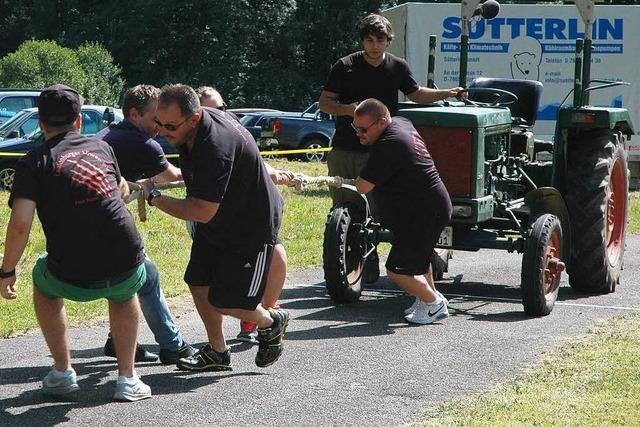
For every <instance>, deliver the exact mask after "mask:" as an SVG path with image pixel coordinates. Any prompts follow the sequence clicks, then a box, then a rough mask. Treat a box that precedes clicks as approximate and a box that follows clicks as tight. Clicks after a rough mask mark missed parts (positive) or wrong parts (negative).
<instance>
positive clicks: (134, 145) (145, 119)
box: [96, 85, 194, 365]
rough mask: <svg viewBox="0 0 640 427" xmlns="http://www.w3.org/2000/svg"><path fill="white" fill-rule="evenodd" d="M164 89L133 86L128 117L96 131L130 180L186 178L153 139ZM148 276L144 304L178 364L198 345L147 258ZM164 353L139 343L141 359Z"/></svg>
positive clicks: (166, 353)
mask: <svg viewBox="0 0 640 427" xmlns="http://www.w3.org/2000/svg"><path fill="white" fill-rule="evenodd" d="M159 96H160V89H158V88H157V87H155V86H151V85H137V86H134V87H132V88H129V89H127V91H126V92H125V94H124V99H123V102H122V110H123V113H124V121H123V122H121V123H112V124H111V125H109V127H107V128H105V129H103V130H101V131H100V132H98V133H97V134H96V138H99V139H102V140H103V141H106V142H107V143H108V144H109V145H110V146H111V148H113V152H114V154H115V155H116V159H117V160H118V164H119V166H120V172H121V174H122V176H123V177H124V178H125V179H126V180H127V181H130V182H135V181H137V180H139V179H141V178H143V177H147V178H152V179H153V180H154V181H155V182H171V181H180V180H182V173H181V172H180V169H178V168H177V167H175V166H173V165H172V164H171V163H169V161H168V160H167V158H166V157H165V154H164V151H163V150H162V147H161V146H160V144H158V142H157V141H155V140H154V139H153V138H154V137H155V136H156V135H157V134H158V125H157V124H156V122H155V118H156V109H157V108H158V97H159ZM144 262H145V266H146V270H147V280H146V281H145V283H144V285H143V286H142V288H140V290H139V291H138V298H139V300H140V307H141V308H142V313H143V314H144V317H145V319H146V321H147V325H149V329H151V331H152V332H153V335H154V337H155V339H156V341H157V342H158V344H159V346H160V361H161V362H162V363H163V364H165V365H175V364H176V362H177V361H178V360H179V359H181V358H183V357H189V356H191V355H193V353H194V350H193V348H192V347H191V346H190V345H189V344H188V343H187V342H186V341H185V340H184V339H183V337H182V334H181V333H180V331H179V330H178V328H177V327H176V324H175V321H174V319H173V318H172V316H171V312H170V311H169V306H168V305H167V301H166V299H165V297H164V294H163V292H162V289H161V288H160V275H159V272H158V267H156V265H155V264H154V263H153V262H152V261H151V259H149V257H145V261H144ZM104 353H105V354H106V355H107V356H112V357H115V356H116V352H115V348H114V346H113V341H112V340H111V339H110V338H108V339H107V342H106V344H105V345H104ZM157 358H158V357H157V356H156V355H155V354H153V353H149V352H148V351H146V350H145V349H144V348H143V347H141V346H138V348H137V350H136V361H154V360H156V359H157Z"/></svg>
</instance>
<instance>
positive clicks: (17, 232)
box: [0, 85, 151, 401]
mask: <svg viewBox="0 0 640 427" xmlns="http://www.w3.org/2000/svg"><path fill="white" fill-rule="evenodd" d="M82 102H83V100H82V97H81V96H80V95H79V94H78V92H76V91H75V90H73V89H71V88H70V87H68V86H65V85H54V86H51V87H49V88H47V89H45V90H43V91H42V92H41V93H40V97H39V105H38V115H39V117H38V121H39V125H40V128H41V129H42V131H43V133H44V143H43V144H42V145H40V146H39V147H37V148H35V149H33V150H32V151H30V152H29V153H28V154H27V155H26V156H25V157H23V158H22V159H20V161H19V162H18V164H17V165H16V176H15V181H14V184H13V189H12V191H11V196H10V197H9V206H10V207H11V219H10V220H9V225H8V227H7V236H6V241H5V247H4V257H3V259H2V268H1V269H0V293H2V296H3V297H4V298H6V299H15V298H16V296H17V293H16V288H15V283H16V276H15V267H16V265H18V262H19V261H20V258H21V257H22V254H23V252H24V249H25V247H26V245H27V242H28V239H29V233H30V230H31V225H32V222H33V215H34V212H35V211H36V210H37V212H38V218H39V219H40V222H41V223H42V228H43V230H44V234H45V237H46V240H47V253H45V254H43V255H42V256H40V258H39V259H38V261H37V262H36V265H35V267H34V269H33V275H32V277H33V301H34V307H35V312H36V317H37V319H38V323H39V324H40V329H41V330H42V333H43V335H44V338H45V340H46V342H47V345H48V346H49V349H50V350H51V355H52V356H53V361H54V366H53V369H52V370H51V371H50V372H49V373H48V374H47V376H46V377H45V378H44V380H43V383H42V388H43V390H44V392H45V393H46V394H50V395H55V396H65V395H68V394H69V393H73V392H76V391H78V390H79V386H78V383H77V379H76V373H75V371H74V370H73V368H72V367H71V355H70V351H69V335H68V328H67V316H66V313H65V309H64V301H63V298H66V299H70V300H74V301H92V300H96V299H100V298H106V299H107V300H108V303H109V320H110V324H111V328H112V330H113V340H114V344H115V347H116V348H117V349H118V373H119V377H118V380H117V383H116V391H115V394H114V396H113V397H114V399H115V400H125V401H135V400H141V399H146V398H149V397H151V389H150V388H149V386H147V385H146V384H144V383H143V382H142V381H141V380H140V378H139V377H138V376H137V375H136V372H135V370H134V366H133V363H134V352H135V347H136V338H137V335H138V300H137V298H136V292H137V291H138V290H139V289H140V287H141V286H142V284H143V283H144V281H145V280H146V271H145V265H144V250H143V245H142V239H141V238H140V235H139V234H138V231H137V230H136V226H135V222H134V220H133V217H132V216H131V213H130V212H129V211H128V210H127V208H126V206H125V204H124V201H123V198H124V197H125V196H126V195H127V194H128V190H129V189H128V186H127V183H126V181H125V180H124V179H123V178H122V177H121V176H120V170H119V169H118V163H117V161H116V158H115V156H114V154H113V151H112V150H111V148H110V147H109V145H107V144H106V143H105V142H104V141H100V140H99V139H96V138H89V137H84V136H82V135H80V134H79V130H80V127H81V124H82V118H81V116H80V108H81V106H82Z"/></svg>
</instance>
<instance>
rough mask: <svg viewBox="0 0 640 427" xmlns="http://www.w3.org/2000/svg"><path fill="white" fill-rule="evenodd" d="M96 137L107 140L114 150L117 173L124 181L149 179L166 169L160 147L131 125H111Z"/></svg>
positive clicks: (125, 123) (124, 123) (123, 123)
mask: <svg viewBox="0 0 640 427" xmlns="http://www.w3.org/2000/svg"><path fill="white" fill-rule="evenodd" d="M96 138H98V139H101V140H103V141H106V142H107V143H108V144H109V145H110V146H111V148H113V152H114V153H115V155H116V159H118V165H119V167H120V173H121V174H122V176H123V177H124V178H125V179H126V180H127V181H131V182H134V181H137V180H139V179H140V178H143V177H146V178H151V177H153V176H156V175H158V174H159V173H162V172H164V171H165V170H167V168H168V167H169V162H168V161H167V158H166V157H165V155H164V151H162V147H161V146H160V144H158V142H157V141H156V140H154V139H151V138H149V136H148V135H147V134H146V133H144V132H142V131H140V130H139V129H138V128H137V127H136V126H135V125H134V124H133V123H129V122H127V121H124V122H121V123H112V124H110V125H109V127H107V128H105V129H102V130H101V131H100V132H98V133H97V134H96Z"/></svg>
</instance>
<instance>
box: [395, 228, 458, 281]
mask: <svg viewBox="0 0 640 427" xmlns="http://www.w3.org/2000/svg"><path fill="white" fill-rule="evenodd" d="M448 221H449V219H448V218H446V220H445V218H444V217H440V216H437V217H436V218H433V221H430V222H429V223H428V224H425V225H424V226H423V227H419V228H418V227H416V228H412V229H406V230H399V231H396V230H394V235H393V244H392V245H391V251H390V252H389V256H388V257H387V262H386V264H385V267H386V268H387V270H389V271H391V272H393V273H396V274H404V275H407V276H419V275H422V274H425V273H426V272H427V271H428V270H429V263H430V262H431V256H432V254H433V249H434V248H435V247H436V244H437V243H438V239H439V238H440V233H441V232H442V230H443V229H444V227H445V226H446V224H447V222H448Z"/></svg>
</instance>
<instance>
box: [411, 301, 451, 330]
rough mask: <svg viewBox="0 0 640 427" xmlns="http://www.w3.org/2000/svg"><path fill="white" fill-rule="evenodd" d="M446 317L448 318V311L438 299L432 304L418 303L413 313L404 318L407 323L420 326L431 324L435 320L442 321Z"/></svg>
mask: <svg viewBox="0 0 640 427" xmlns="http://www.w3.org/2000/svg"><path fill="white" fill-rule="evenodd" d="M447 317H449V310H448V309H447V305H446V304H445V302H444V300H443V299H442V298H438V299H437V300H436V301H434V302H432V303H426V302H423V301H420V303H419V304H418V307H417V308H416V309H415V311H414V312H413V313H409V314H407V315H406V316H404V318H405V319H406V320H407V322H409V323H419V324H421V325H426V324H428V323H433V322H435V321H436V320H440V319H444V318H447Z"/></svg>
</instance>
